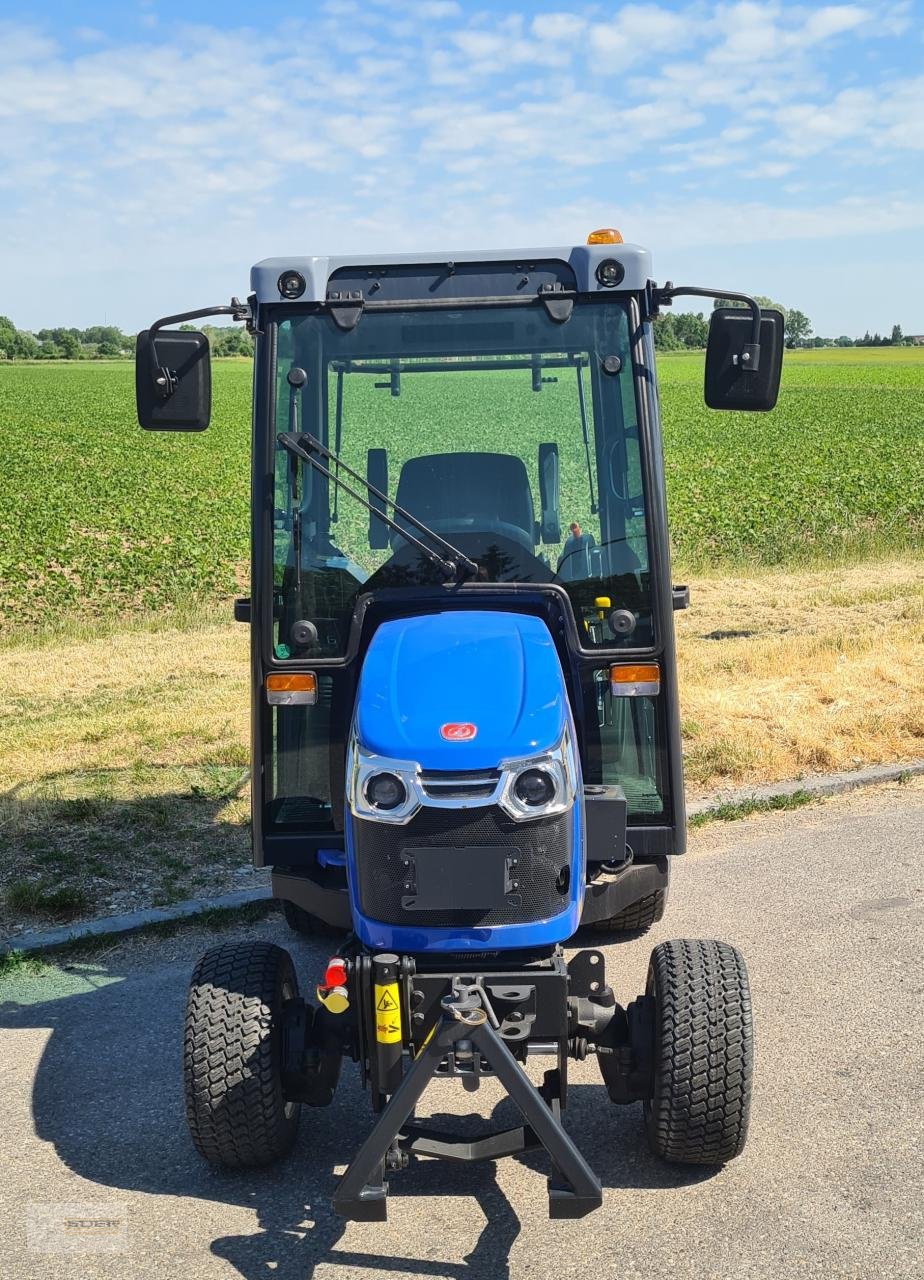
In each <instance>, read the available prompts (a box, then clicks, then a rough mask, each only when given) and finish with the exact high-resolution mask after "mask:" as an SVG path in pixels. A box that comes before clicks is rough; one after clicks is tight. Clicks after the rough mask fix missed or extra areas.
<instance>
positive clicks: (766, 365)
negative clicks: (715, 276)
mask: <svg viewBox="0 0 924 1280" xmlns="http://www.w3.org/2000/svg"><path fill="white" fill-rule="evenodd" d="M753 331H754V322H753V318H752V314H751V312H750V311H749V310H747V309H746V308H742V307H719V308H718V309H717V310H715V311H713V313H712V318H711V320H710V321H709V341H708V343H707V345H706V377H705V385H704V395H705V398H706V404H707V405H708V406H709V408H710V409H743V410H744V411H745V412H758V413H766V412H767V411H768V410H769V409H772V408H773V406H774V405H775V404H776V399H777V396H778V395H779V390H780V373H781V372H782V368H783V313H782V312H781V311H763V310H762V311H761V313H760V359H759V363H758V366H757V368H756V369H753V368H749V367H748V363H747V359H742V357H743V356H746V355H749V354H750V353H751V352H752V351H753V348H752V346H751V340H752V334H753Z"/></svg>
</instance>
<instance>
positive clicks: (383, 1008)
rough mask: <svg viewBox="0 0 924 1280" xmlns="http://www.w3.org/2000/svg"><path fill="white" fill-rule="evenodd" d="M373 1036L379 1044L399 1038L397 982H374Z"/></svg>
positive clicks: (399, 1017) (399, 1015) (390, 1042)
mask: <svg viewBox="0 0 924 1280" xmlns="http://www.w3.org/2000/svg"><path fill="white" fill-rule="evenodd" d="M375 1011H376V1014H377V1017H376V1020H375V1038H376V1040H378V1042H379V1044H397V1043H398V1041H399V1040H400V1039H401V1006H400V1004H399V995H398V984H397V982H389V983H387V984H386V985H385V986H380V985H379V983H376V984H375Z"/></svg>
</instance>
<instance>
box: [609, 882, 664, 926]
mask: <svg viewBox="0 0 924 1280" xmlns="http://www.w3.org/2000/svg"><path fill="white" fill-rule="evenodd" d="M666 906H667V890H666V889H655V891H654V893H649V894H647V895H646V896H645V897H644V898H639V900H638V902H633V903H632V905H631V906H628V907H626V908H625V909H624V910H622V911H620V913H619V915H618V916H611V917H610V918H609V920H595V921H594V922H593V923H592V924H591V926H590V927H591V929H596V930H597V931H598V932H600V933H645V932H646V931H647V930H648V929H650V928H651V926H652V925H653V924H657V923H658V921H659V920H660V919H661V918H662V916H663V915H664V908H665V907H666Z"/></svg>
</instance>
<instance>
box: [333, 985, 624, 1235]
mask: <svg viewBox="0 0 924 1280" xmlns="http://www.w3.org/2000/svg"><path fill="white" fill-rule="evenodd" d="M442 1005H443V1015H442V1017H441V1019H440V1021H439V1023H438V1024H437V1026H436V1029H435V1030H434V1032H433V1035H432V1036H431V1037H430V1039H429V1040H428V1041H427V1043H426V1044H425V1045H424V1047H423V1049H422V1050H421V1051H420V1054H419V1055H418V1057H417V1058H416V1060H415V1061H414V1064H413V1066H412V1067H411V1069H410V1070H409V1071H408V1073H407V1074H406V1075H405V1076H404V1078H403V1079H402V1081H401V1083H400V1084H399V1085H398V1088H397V1089H396V1090H395V1092H394V1094H393V1095H392V1097H391V1100H390V1101H389V1103H388V1105H387V1106H386V1107H385V1109H384V1111H383V1112H382V1114H381V1116H380V1117H379V1119H378V1121H377V1123H376V1125H375V1127H374V1129H373V1130H372V1132H371V1133H370V1134H369V1136H368V1137H367V1138H366V1141H365V1142H364V1143H363V1145H362V1146H361V1147H360V1149H359V1151H358V1152H357V1153H356V1155H355V1156H354V1158H353V1160H352V1162H351V1164H350V1166H349V1168H348V1169H347V1171H346V1173H345V1174H344V1175H343V1178H342V1179H341V1181H340V1183H339V1185H338V1187H337V1190H336V1191H335V1192H334V1210H335V1211H336V1212H337V1213H339V1214H340V1215H341V1216H343V1217H345V1218H352V1219H355V1220H358V1221H361V1222H384V1221H385V1220H386V1218H387V1216H388V1210H387V1206H386V1197H387V1195H388V1183H387V1182H386V1180H385V1172H386V1167H388V1168H389V1169H393V1168H398V1167H400V1166H401V1164H402V1163H403V1161H402V1160H401V1158H400V1157H401V1156H402V1155H404V1159H405V1160H406V1158H407V1155H409V1154H411V1153H416V1154H419V1155H428V1156H433V1157H436V1158H439V1159H449V1160H479V1159H496V1158H498V1157H499V1156H502V1155H512V1154H516V1153H517V1152H519V1151H525V1150H529V1149H530V1148H532V1147H535V1146H539V1145H541V1146H543V1147H544V1148H545V1149H546V1151H547V1152H548V1153H549V1155H550V1157H551V1159H552V1164H553V1177H552V1178H551V1179H550V1180H549V1217H550V1218H583V1217H584V1215H585V1214H588V1213H592V1212H593V1210H594V1209H598V1208H599V1207H600V1204H601V1203H602V1200H603V1193H602V1190H601V1187H600V1182H599V1180H598V1178H597V1176H596V1174H595V1173H594V1171H593V1170H592V1169H591V1167H590V1165H589V1164H588V1163H587V1161H586V1160H585V1159H584V1157H583V1156H582V1155H581V1153H580V1151H579V1150H578V1149H577V1147H576V1146H575V1145H574V1143H573V1142H572V1141H571V1138H570V1137H569V1136H568V1134H567V1133H566V1132H565V1130H564V1128H563V1127H562V1124H561V1120H560V1117H559V1114H558V1108H554V1109H553V1108H550V1106H549V1105H548V1104H547V1103H546V1102H545V1100H544V1099H543V1097H542V1095H541V1094H540V1093H539V1092H538V1091H537V1090H536V1089H535V1088H534V1086H533V1085H532V1084H531V1082H530V1080H529V1078H528V1077H527V1075H526V1073H525V1072H524V1071H523V1069H522V1068H521V1066H520V1064H519V1063H518V1062H517V1060H516V1058H514V1056H513V1054H512V1053H511V1052H510V1050H509V1049H508V1048H507V1046H506V1044H505V1043H504V1041H503V1039H502V1038H501V1036H499V1035H498V1034H497V1032H496V1031H495V1030H494V1028H493V1027H492V1026H491V1025H490V1023H489V1022H488V1018H487V1014H486V1012H485V1010H484V1009H483V1008H481V1007H477V1006H476V1005H474V1003H473V1001H472V1000H471V998H464V997H463V998H460V997H459V995H458V993H457V994H456V995H455V996H447V997H446V999H444V1000H443V1002H442ZM462 1039H466V1040H469V1041H471V1043H472V1045H473V1046H475V1047H476V1048H477V1049H479V1050H480V1052H481V1053H483V1054H484V1056H485V1057H486V1058H487V1059H488V1061H489V1063H490V1065H491V1068H492V1070H493V1072H494V1075H495V1076H496V1077H497V1079H498V1080H500V1082H501V1084H503V1086H504V1088H505V1089H506V1090H507V1093H508V1094H509V1095H510V1097H511V1098H512V1099H513V1101H514V1102H515V1103H516V1104H517V1106H518V1107H519V1108H520V1111H521V1112H522V1114H523V1118H524V1120H525V1121H526V1125H525V1126H524V1127H523V1128H520V1129H511V1130H507V1131H505V1132H503V1133H497V1134H491V1135H489V1136H488V1137H486V1138H481V1139H476V1140H475V1141H471V1142H463V1141H460V1140H456V1139H453V1138H452V1137H451V1135H438V1134H437V1133H435V1132H434V1131H433V1130H427V1129H425V1128H424V1127H423V1126H416V1125H414V1124H413V1123H410V1124H409V1123H408V1121H409V1120H410V1119H411V1117H412V1116H413V1113H414V1109H415V1107H416V1106H417V1103H418V1102H419V1101H420V1099H421V1097H422V1095H423V1093H424V1091H425V1090H426V1087H427V1085H428V1084H429V1083H430V1081H431V1080H432V1078H433V1077H434V1076H435V1075H436V1073H437V1071H438V1070H439V1067H440V1064H441V1062H442V1061H443V1059H444V1057H445V1056H446V1054H447V1052H448V1051H449V1050H451V1049H452V1047H453V1046H454V1045H455V1044H456V1042H457V1041H459V1040H462ZM402 1138H403V1141H402Z"/></svg>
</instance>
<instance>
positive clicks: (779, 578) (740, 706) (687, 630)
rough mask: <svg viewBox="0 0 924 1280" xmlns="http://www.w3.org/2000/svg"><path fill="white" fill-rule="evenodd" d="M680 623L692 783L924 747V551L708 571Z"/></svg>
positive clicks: (913, 754) (805, 769)
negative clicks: (818, 566) (797, 566)
mask: <svg viewBox="0 0 924 1280" xmlns="http://www.w3.org/2000/svg"><path fill="white" fill-rule="evenodd" d="M677 630H678V645H679V664H680V689H681V705H682V711H683V726H684V739H685V749H686V767H687V779H688V783H689V786H690V791H691V793H693V794H696V793H703V792H706V791H713V790H715V789H716V786H717V784H718V785H722V784H724V783H730V784H742V783H751V782H768V781H775V780H778V779H781V778H797V777H801V776H802V775H804V774H806V773H818V772H829V771H832V770H838V769H850V768H855V767H857V766H859V765H862V764H873V763H880V762H883V761H893V760H908V759H914V758H918V757H920V756H922V755H924V563H922V562H919V561H884V562H881V563H877V564H867V565H862V566H856V567H853V568H849V569H836V570H828V571H825V572H817V573H801V574H798V575H796V574H784V573H767V574H765V575H761V576H759V577H754V578H747V579H739V578H733V579H729V578H724V579H711V580H710V579H704V580H701V581H699V582H696V583H695V584H694V586H693V590H692V607H691V608H690V610H689V611H688V612H687V613H684V614H679V615H677Z"/></svg>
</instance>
